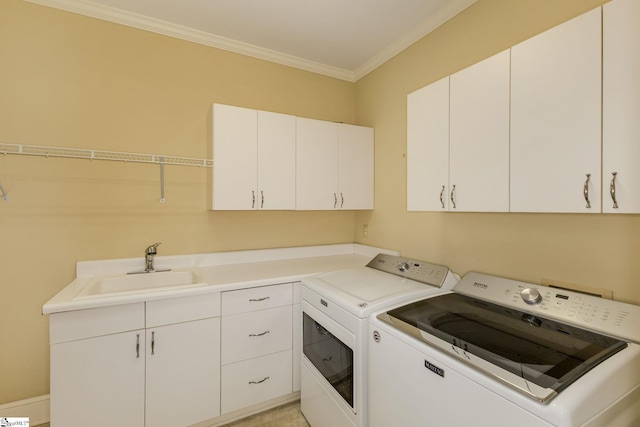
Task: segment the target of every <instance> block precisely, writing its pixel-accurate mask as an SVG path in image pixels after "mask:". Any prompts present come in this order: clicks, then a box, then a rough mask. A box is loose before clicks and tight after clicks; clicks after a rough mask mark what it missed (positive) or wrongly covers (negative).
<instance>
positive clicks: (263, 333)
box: [249, 331, 269, 337]
mask: <svg viewBox="0 0 640 427" xmlns="http://www.w3.org/2000/svg"><path fill="white" fill-rule="evenodd" d="M268 333H269V331H264V332H260V333H259V334H249V336H250V337H262V336H265V335H267V334H268Z"/></svg>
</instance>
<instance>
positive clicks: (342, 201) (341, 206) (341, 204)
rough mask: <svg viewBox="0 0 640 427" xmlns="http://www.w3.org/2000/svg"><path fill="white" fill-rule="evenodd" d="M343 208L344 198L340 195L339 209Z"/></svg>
mask: <svg viewBox="0 0 640 427" xmlns="http://www.w3.org/2000/svg"><path fill="white" fill-rule="evenodd" d="M343 207H344V196H343V195H342V193H340V208H343Z"/></svg>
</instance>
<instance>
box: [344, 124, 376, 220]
mask: <svg viewBox="0 0 640 427" xmlns="http://www.w3.org/2000/svg"><path fill="white" fill-rule="evenodd" d="M373 144H374V143H373V129H372V128H368V127H363V126H354V125H346V124H339V125H338V190H339V194H338V207H339V208H340V209H373V167H374V165H373V164H374V159H373V156H374V154H373V153H374V146H373Z"/></svg>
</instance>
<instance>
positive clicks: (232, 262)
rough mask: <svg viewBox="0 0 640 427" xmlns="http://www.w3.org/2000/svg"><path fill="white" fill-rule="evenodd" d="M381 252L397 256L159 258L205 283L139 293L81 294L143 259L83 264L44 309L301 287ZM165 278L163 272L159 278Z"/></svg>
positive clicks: (308, 252)
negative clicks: (313, 278) (289, 285)
mask: <svg viewBox="0 0 640 427" xmlns="http://www.w3.org/2000/svg"><path fill="white" fill-rule="evenodd" d="M380 252H384V253H389V254H397V252H394V251H389V250H385V249H380V248H374V247H370V246H363V245H359V244H354V243H349V244H339V245H324V246H305V247H300V248H281V249H264V250H252V251H237V252H220V253H212V254H195V255H180V256H168V257H162V256H157V257H156V269H172V270H173V271H185V270H186V271H193V272H195V273H196V274H197V275H198V277H199V278H200V279H201V280H199V281H198V283H196V284H191V285H182V286H175V287H171V288H165V289H157V290H151V291H150V290H139V291H129V292H119V293H112V294H104V295H96V296H88V295H85V296H82V297H78V293H79V292H80V291H81V290H82V289H83V288H84V287H85V286H87V285H88V284H89V283H91V282H92V281H94V280H95V279H96V278H101V277H110V276H118V275H126V274H127V273H129V272H132V271H139V270H141V269H142V268H143V265H144V260H143V259H142V257H140V258H135V259H120V260H104V261H82V262H78V265H77V271H76V279H74V280H73V281H72V282H71V283H70V284H69V285H67V286H66V287H65V288H64V289H62V290H61V291H60V292H58V293H57V294H56V295H55V296H54V297H53V298H51V299H50V300H49V301H48V302H47V303H46V304H45V305H44V306H43V307H42V313H43V314H52V313H58V312H64V311H73V310H80V309H87V308H96V307H105V306H111V305H118V304H128V303H134V302H141V301H151V300H157V299H166V298H176V297H180V296H187V295H195V294H204V293H209V292H220V291H225V290H230V289H239V288H250V287H256V286H263V285H269V284H274V283H287V282H296V281H299V280H301V279H302V278H304V277H308V276H311V275H314V274H318V273H325V272H328V271H335V270H342V269H346V268H353V267H361V266H364V265H366V264H367V263H368V262H369V261H370V260H371V259H372V258H373V257H374V256H375V255H377V254H378V253H380ZM158 274H161V273H158Z"/></svg>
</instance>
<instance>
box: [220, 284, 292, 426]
mask: <svg viewBox="0 0 640 427" xmlns="http://www.w3.org/2000/svg"><path fill="white" fill-rule="evenodd" d="M293 285H294V284H292V283H285V284H279V285H272V286H261V287H257V288H251V289H241V290H235V291H229V292H223V293H222V313H223V314H222V340H221V341H222V353H221V361H222V362H221V363H222V368H221V414H223V415H224V414H228V413H230V412H233V411H236V410H239V409H242V408H245V407H248V406H251V405H254V404H257V403H260V402H264V401H267V400H270V399H274V398H276V397H279V396H284V395H286V394H289V393H291V392H292V391H293V366H294V362H293V359H294V355H293V348H294V345H293V342H294V336H293V326H292V325H293V318H294V314H293Z"/></svg>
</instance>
